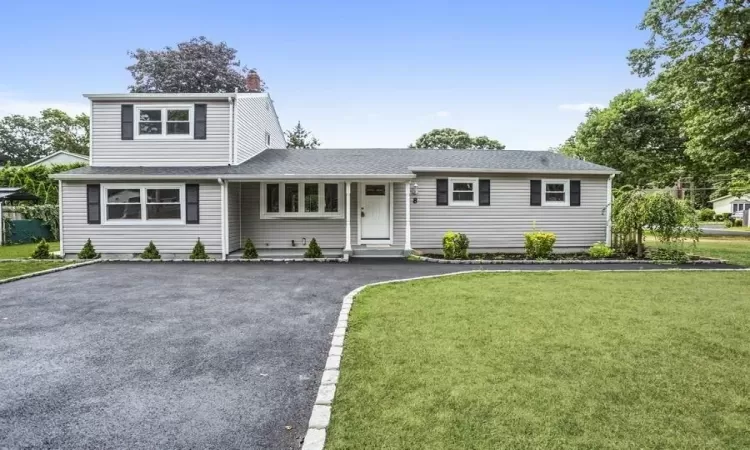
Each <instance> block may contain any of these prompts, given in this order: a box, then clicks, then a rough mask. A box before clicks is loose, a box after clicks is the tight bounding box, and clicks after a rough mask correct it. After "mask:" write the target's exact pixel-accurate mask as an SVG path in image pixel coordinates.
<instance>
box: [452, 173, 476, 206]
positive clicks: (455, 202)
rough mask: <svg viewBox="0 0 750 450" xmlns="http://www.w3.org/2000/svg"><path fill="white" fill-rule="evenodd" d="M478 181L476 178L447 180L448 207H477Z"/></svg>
mask: <svg viewBox="0 0 750 450" xmlns="http://www.w3.org/2000/svg"><path fill="white" fill-rule="evenodd" d="M478 188H479V179H477V178H449V179H448V205H450V206H477V205H479V194H478Z"/></svg>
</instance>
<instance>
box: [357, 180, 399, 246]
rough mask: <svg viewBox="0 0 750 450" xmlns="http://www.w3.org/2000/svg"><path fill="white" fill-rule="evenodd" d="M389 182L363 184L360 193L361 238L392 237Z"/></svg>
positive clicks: (383, 238) (385, 238) (386, 238)
mask: <svg viewBox="0 0 750 450" xmlns="http://www.w3.org/2000/svg"><path fill="white" fill-rule="evenodd" d="M389 188H390V186H389V184H388V183H378V184H369V183H363V184H362V191H361V195H360V201H361V204H360V207H359V217H360V219H359V220H360V235H359V236H360V238H361V239H376V240H377V239H382V240H388V239H390V238H391V218H390V212H391V207H390V198H391V196H390V192H389Z"/></svg>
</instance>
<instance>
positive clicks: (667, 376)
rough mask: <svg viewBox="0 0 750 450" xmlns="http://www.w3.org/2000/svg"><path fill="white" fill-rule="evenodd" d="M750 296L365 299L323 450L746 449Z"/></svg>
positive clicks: (376, 294) (439, 287) (732, 286)
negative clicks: (520, 449)
mask: <svg viewBox="0 0 750 450" xmlns="http://www.w3.org/2000/svg"><path fill="white" fill-rule="evenodd" d="M748 283H750V273H746V272H714V273H710V272H671V273H670V272H651V273H649V272H629V273H604V272H600V273H596V272H567V273H565V272H561V273H525V274H508V273H505V274H502V273H496V274H492V273H485V274H471V275H459V276H455V277H448V278H441V279H433V280H420V281H414V282H409V283H406V284H395V285H384V286H376V287H373V288H369V289H367V290H365V291H364V292H362V293H361V294H360V295H359V296H358V297H357V299H356V300H355V302H354V307H353V309H352V312H351V318H350V328H349V331H348V333H347V337H346V341H345V347H344V355H343V361H342V369H341V376H340V381H339V385H338V388H337V391H336V398H335V400H334V405H333V417H332V423H331V427H330V429H329V434H328V435H329V438H328V444H327V447H326V448H329V449H356V448H388V449H414V448H430V449H454V448H467V449H485V448H529V449H531V448H533V449H536V448H590V449H594V448H597V449H599V448H610V449H614V448H671V449H683V448H716V449H726V448H750V371H748V370H747V368H748V367H750V325H748V324H750V301H748V299H747V296H746V295H743V294H742V292H741V290H740V288H741V286H747V285H748Z"/></svg>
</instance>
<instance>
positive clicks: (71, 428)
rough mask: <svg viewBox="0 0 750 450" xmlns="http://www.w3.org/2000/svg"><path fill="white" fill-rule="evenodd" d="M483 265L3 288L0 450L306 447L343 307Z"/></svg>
mask: <svg viewBox="0 0 750 450" xmlns="http://www.w3.org/2000/svg"><path fill="white" fill-rule="evenodd" d="M597 267H599V266H568V267H565V266H551V267H550V268H558V269H566V268H567V269H570V268H581V269H591V270H595V269H596V268H597ZM625 267H627V268H631V269H636V268H637V267H633V266H625ZM651 267H653V266H644V268H651ZM477 268H478V267H476V266H453V265H437V264H424V263H409V262H393V261H387V262H386V261H369V262H358V263H350V264H133V263H126V264H116V263H113V264H95V265H90V266H86V267H82V268H78V269H74V270H68V271H63V272H59V273H54V274H50V275H45V276H42V277H37V278H31V279H27V280H21V281H17V282H13V283H9V284H7V285H0V448H97V449H101V448H129V449H135V448H160V449H168V448H223V449H231V448H263V449H296V448H299V444H300V441H301V439H302V437H303V436H304V434H305V431H306V425H307V421H308V419H309V414H310V411H311V409H312V405H313V402H314V399H315V395H316V392H317V387H318V382H319V380H320V376H321V374H322V370H323V365H324V363H325V359H326V355H327V352H328V350H329V346H330V341H331V333H332V332H333V329H334V328H335V322H336V318H337V316H338V313H339V308H340V306H341V298H342V297H343V296H344V295H345V294H346V293H347V292H349V291H350V290H351V289H353V288H355V287H357V286H360V285H362V284H365V283H368V282H373V281H379V280H387V279H396V278H405V277H413V276H419V275H428V274H436V273H445V272H455V271H458V270H473V269H477ZM489 268H490V269H493V268H494V269H508V268H514V267H513V266H491V267H489ZM515 268H523V267H515ZM532 268H535V269H539V268H544V267H543V266H534V267H532ZM605 268H617V267H616V266H607V267H605Z"/></svg>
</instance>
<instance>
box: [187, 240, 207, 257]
mask: <svg viewBox="0 0 750 450" xmlns="http://www.w3.org/2000/svg"><path fill="white" fill-rule="evenodd" d="M190 259H208V255H207V254H206V246H205V245H203V242H201V238H198V242H196V243H195V246H194V247H193V252H192V253H191V254H190Z"/></svg>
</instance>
